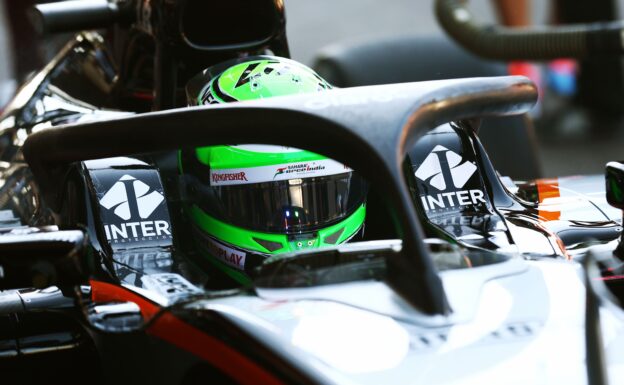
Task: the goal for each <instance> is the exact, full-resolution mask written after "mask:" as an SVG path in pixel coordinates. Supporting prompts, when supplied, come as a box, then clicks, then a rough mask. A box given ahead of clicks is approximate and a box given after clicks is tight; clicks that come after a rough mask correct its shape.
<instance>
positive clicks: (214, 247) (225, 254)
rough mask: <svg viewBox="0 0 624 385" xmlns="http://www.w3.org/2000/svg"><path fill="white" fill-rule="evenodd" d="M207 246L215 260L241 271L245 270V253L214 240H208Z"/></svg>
mask: <svg viewBox="0 0 624 385" xmlns="http://www.w3.org/2000/svg"><path fill="white" fill-rule="evenodd" d="M207 246H208V251H209V252H210V254H211V255H212V256H214V257H215V258H218V259H220V260H221V261H223V262H225V263H226V264H228V265H230V266H232V267H235V268H237V269H239V270H244V269H245V257H246V256H247V255H246V253H245V252H242V251H239V250H236V249H232V248H231V247H227V246H225V245H223V244H221V243H220V242H217V241H215V240H214V239H212V238H208V242H207Z"/></svg>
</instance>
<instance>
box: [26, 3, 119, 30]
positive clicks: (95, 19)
mask: <svg viewBox="0 0 624 385" xmlns="http://www.w3.org/2000/svg"><path fill="white" fill-rule="evenodd" d="M124 8H126V7H124ZM128 16H129V15H128V12H126V11H125V10H124V11H123V12H122V8H121V7H120V6H119V5H117V3H115V2H112V1H111V2H109V1H107V0H90V1H84V0H71V1H62V2H58V3H47V4H38V5H36V6H34V7H33V8H32V9H31V12H30V17H31V20H32V22H33V25H34V27H35V29H36V30H37V31H38V32H39V33H42V34H43V33H55V32H75V31H81V30H84V29H98V28H106V27H110V26H111V25H113V24H115V23H117V22H120V21H123V20H124V19H125V18H127V17H128Z"/></svg>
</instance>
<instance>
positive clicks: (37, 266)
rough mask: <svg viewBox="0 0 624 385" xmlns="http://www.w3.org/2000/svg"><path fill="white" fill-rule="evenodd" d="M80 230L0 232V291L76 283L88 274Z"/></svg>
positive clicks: (83, 242) (83, 279) (83, 241)
mask: <svg viewBox="0 0 624 385" xmlns="http://www.w3.org/2000/svg"><path fill="white" fill-rule="evenodd" d="M86 239H87V237H86V235H85V234H84V233H83V232H82V231H80V230H68V231H44V230H41V229H37V228H25V229H14V230H13V231H11V232H10V233H5V234H1V235H0V290H7V289H19V288H25V287H35V288H38V289H42V288H45V287H49V286H59V287H67V286H74V285H80V284H82V283H84V282H86V280H87V279H88V277H89V273H90V270H91V269H90V268H89V263H88V259H87V258H86V256H87V241H86Z"/></svg>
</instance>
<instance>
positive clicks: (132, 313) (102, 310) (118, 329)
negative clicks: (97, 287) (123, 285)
mask: <svg viewBox="0 0 624 385" xmlns="http://www.w3.org/2000/svg"><path fill="white" fill-rule="evenodd" d="M87 314H88V316H87V318H88V320H89V324H90V325H91V326H92V327H94V328H95V329H97V330H99V331H101V332H104V333H131V332H136V331H139V330H141V329H142V328H143V325H144V322H143V315H142V314H141V308H140V307H139V305H137V304H136V303H134V302H110V303H104V304H93V305H91V306H89V310H88V312H87Z"/></svg>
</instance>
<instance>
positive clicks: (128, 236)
mask: <svg viewBox="0 0 624 385" xmlns="http://www.w3.org/2000/svg"><path fill="white" fill-rule="evenodd" d="M164 200H165V198H164V197H163V195H162V194H161V193H160V192H158V191H155V190H153V189H152V188H151V187H150V186H149V185H147V184H146V183H145V182H143V181H140V180H138V179H136V178H134V177H132V176H130V175H128V174H126V175H123V176H122V177H121V178H119V180H118V181H117V182H115V184H113V186H112V187H111V188H110V189H109V190H108V191H107V192H106V193H105V194H104V195H103V196H102V198H101V199H100V205H101V206H102V207H104V208H105V209H107V210H109V211H112V213H113V214H114V215H115V216H116V217H118V218H119V219H121V220H123V222H120V223H117V224H112V223H111V224H105V225H104V232H105V233H106V238H107V239H108V240H109V242H111V243H124V242H137V241H149V240H158V239H170V238H171V231H170V225H169V222H168V221H165V220H149V218H150V217H151V216H152V214H153V213H154V211H156V209H157V208H158V207H159V206H160V205H161V204H162V203H163V202H164Z"/></svg>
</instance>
